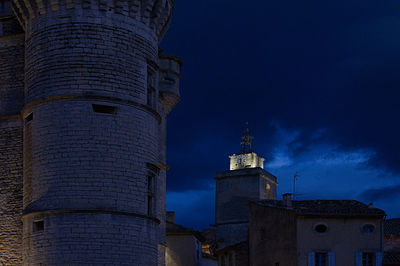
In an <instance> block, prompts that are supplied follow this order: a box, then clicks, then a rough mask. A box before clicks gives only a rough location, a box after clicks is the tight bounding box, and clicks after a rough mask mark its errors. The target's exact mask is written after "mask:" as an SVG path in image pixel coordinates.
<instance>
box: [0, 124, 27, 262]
mask: <svg viewBox="0 0 400 266" xmlns="http://www.w3.org/2000/svg"><path fill="white" fill-rule="evenodd" d="M0 162H2V163H1V165H0V265H7V266H8V265H9V266H11V265H12V266H15V265H21V262H22V256H21V251H22V244H21V243H22V222H21V214H22V125H21V121H20V119H19V118H18V117H15V118H13V119H7V120H5V119H4V117H3V120H2V119H1V118H0Z"/></svg>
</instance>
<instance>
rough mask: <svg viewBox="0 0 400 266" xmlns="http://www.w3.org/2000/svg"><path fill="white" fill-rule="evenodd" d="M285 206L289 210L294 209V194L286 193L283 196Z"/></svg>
mask: <svg viewBox="0 0 400 266" xmlns="http://www.w3.org/2000/svg"><path fill="white" fill-rule="evenodd" d="M282 199H283V205H284V206H285V207H287V208H292V207H293V205H292V193H285V194H283V195H282Z"/></svg>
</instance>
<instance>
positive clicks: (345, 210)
mask: <svg viewBox="0 0 400 266" xmlns="http://www.w3.org/2000/svg"><path fill="white" fill-rule="evenodd" d="M257 203H258V204H260V205H264V206H270V207H281V208H286V206H284V203H283V201H282V200H262V201H258V202H257ZM292 209H293V210H295V211H296V212H297V213H298V214H299V215H327V216H377V217H382V216H385V212H384V211H383V210H381V209H378V208H374V207H371V206H368V205H366V204H364V203H362V202H359V201H356V200H296V201H292Z"/></svg>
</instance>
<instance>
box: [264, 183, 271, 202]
mask: <svg viewBox="0 0 400 266" xmlns="http://www.w3.org/2000/svg"><path fill="white" fill-rule="evenodd" d="M265 189H266V192H267V197H266V198H267V199H271V185H270V184H267V185H266V186H265Z"/></svg>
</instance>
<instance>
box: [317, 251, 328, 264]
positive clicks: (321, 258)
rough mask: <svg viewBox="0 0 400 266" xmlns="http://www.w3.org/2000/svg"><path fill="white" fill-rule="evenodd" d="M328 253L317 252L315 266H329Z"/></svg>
mask: <svg viewBox="0 0 400 266" xmlns="http://www.w3.org/2000/svg"><path fill="white" fill-rule="evenodd" d="M327 262H328V253H326V252H316V253H315V266H328V264H327Z"/></svg>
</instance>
